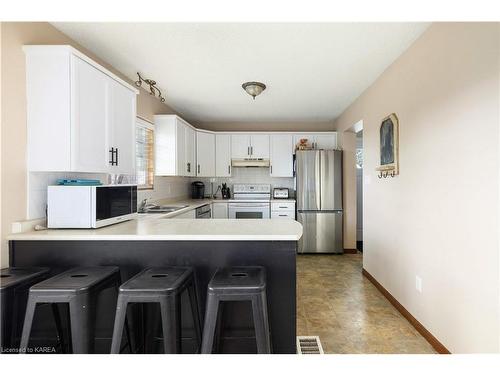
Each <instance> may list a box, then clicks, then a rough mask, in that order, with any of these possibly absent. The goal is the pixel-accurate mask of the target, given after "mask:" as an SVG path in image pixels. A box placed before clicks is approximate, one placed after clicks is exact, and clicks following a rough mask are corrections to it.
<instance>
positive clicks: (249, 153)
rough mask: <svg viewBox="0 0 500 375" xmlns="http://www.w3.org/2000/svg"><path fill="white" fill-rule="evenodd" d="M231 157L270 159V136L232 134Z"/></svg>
mask: <svg viewBox="0 0 500 375" xmlns="http://www.w3.org/2000/svg"><path fill="white" fill-rule="evenodd" d="M231 157H232V158H233V159H246V158H262V159H269V134H232V135H231Z"/></svg>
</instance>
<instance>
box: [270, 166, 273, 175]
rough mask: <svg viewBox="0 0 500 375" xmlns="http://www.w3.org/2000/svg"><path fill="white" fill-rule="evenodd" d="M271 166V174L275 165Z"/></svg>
mask: <svg viewBox="0 0 500 375" xmlns="http://www.w3.org/2000/svg"><path fill="white" fill-rule="evenodd" d="M270 168H271V174H273V166H272V165H271V166H270Z"/></svg>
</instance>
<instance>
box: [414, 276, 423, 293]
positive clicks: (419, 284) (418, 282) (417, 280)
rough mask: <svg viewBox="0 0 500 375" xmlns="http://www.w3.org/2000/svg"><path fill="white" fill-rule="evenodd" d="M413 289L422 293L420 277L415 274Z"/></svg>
mask: <svg viewBox="0 0 500 375" xmlns="http://www.w3.org/2000/svg"><path fill="white" fill-rule="evenodd" d="M415 289H416V290H417V292H419V293H422V278H421V277H420V276H415Z"/></svg>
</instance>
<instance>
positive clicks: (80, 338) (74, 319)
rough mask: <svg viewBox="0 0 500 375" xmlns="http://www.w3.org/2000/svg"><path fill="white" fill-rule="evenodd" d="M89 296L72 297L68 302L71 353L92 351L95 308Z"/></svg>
mask: <svg viewBox="0 0 500 375" xmlns="http://www.w3.org/2000/svg"><path fill="white" fill-rule="evenodd" d="M93 302H94V301H93V298H92V297H91V296H90V295H89V294H86V293H85V294H81V295H77V296H76V297H73V298H72V299H71V300H70V302H69V311H70V321H71V340H72V345H73V353H75V354H87V353H92V352H93V351H94V324H95V320H94V318H95V306H94V303H93Z"/></svg>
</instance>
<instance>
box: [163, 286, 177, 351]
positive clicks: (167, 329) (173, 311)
mask: <svg viewBox="0 0 500 375" xmlns="http://www.w3.org/2000/svg"><path fill="white" fill-rule="evenodd" d="M180 308H181V305H180V298H179V296H170V297H167V298H164V299H162V300H161V301H160V311H161V325H162V329H163V349H164V351H165V354H175V353H180V352H181V316H180V315H181V314H180Z"/></svg>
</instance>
